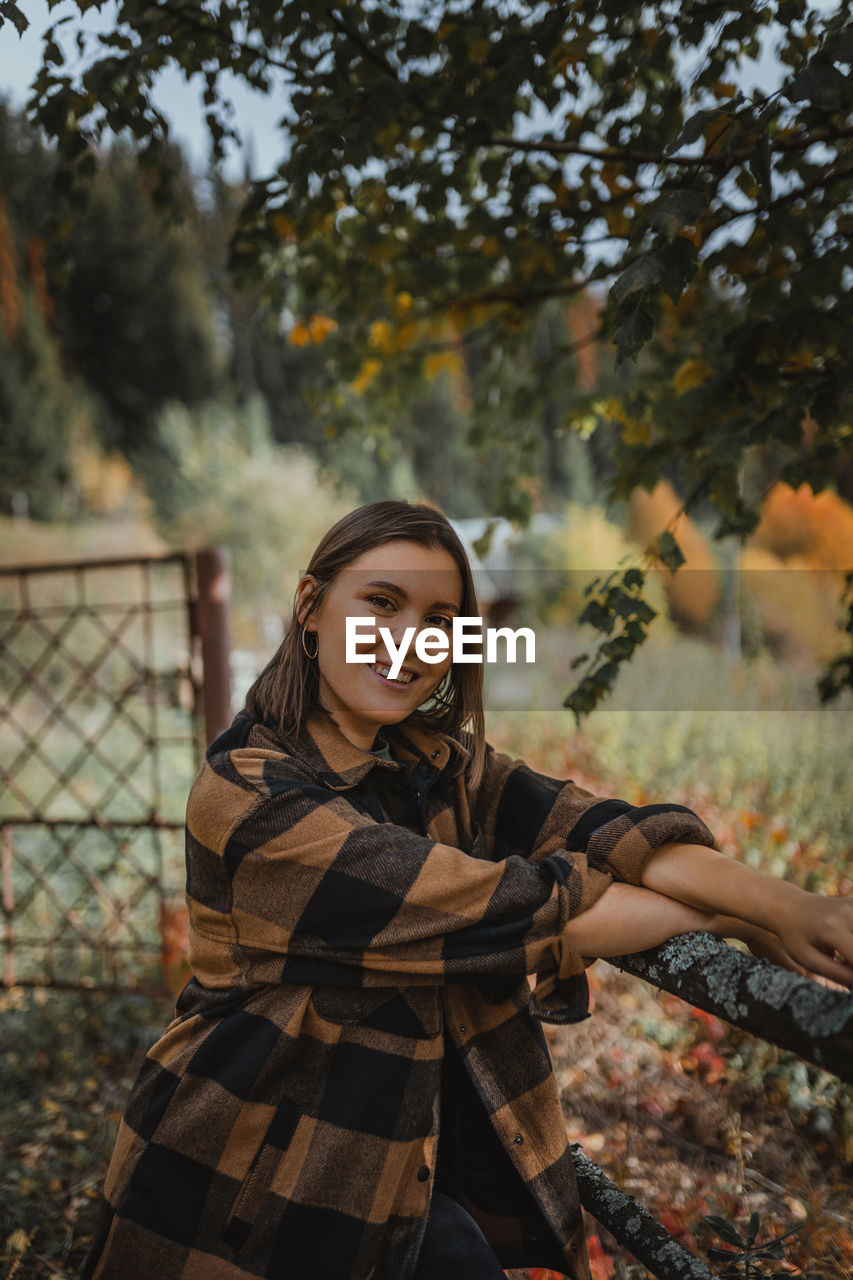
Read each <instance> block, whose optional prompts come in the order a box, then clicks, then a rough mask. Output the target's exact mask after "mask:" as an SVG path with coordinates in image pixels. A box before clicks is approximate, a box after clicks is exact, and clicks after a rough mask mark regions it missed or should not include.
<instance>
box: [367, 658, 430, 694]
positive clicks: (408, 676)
mask: <svg viewBox="0 0 853 1280" xmlns="http://www.w3.org/2000/svg"><path fill="white" fill-rule="evenodd" d="M370 669H371V671H372V672H373V673H374V675H377V676H378V677H379V679H380V680H382V681H383V683H384V684H390V685H391V687H392V688H395V689H405V688H407V687H408V686H409V685H410V684H412V683H413V682H414V681H415V680H417V678H418V677H417V676H416V675H415V673H414V671H406V670H405V668H403V669H401V670H400V671H398V673H397V676H396V679H394V680H392V679H391V668H390V667H387V666H385V664H384V663H382V662H374V664H373V666H372V667H371V668H370Z"/></svg>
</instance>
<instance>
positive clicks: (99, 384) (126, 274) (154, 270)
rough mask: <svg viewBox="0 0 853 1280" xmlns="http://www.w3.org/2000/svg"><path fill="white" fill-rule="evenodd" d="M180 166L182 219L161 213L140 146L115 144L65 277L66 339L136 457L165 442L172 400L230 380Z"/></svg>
mask: <svg viewBox="0 0 853 1280" xmlns="http://www.w3.org/2000/svg"><path fill="white" fill-rule="evenodd" d="M172 163H173V164H174V165H175V169H176V171H177V172H178V173H179V177H176V179H175V187H174V190H175V191H176V193H177V194H178V195H179V196H180V200H181V206H182V210H183V213H184V225H183V226H178V225H175V224H174V222H173V221H172V220H171V219H170V213H172V212H173V211H172V210H168V211H164V210H161V209H159V208H157V206H156V204H155V201H154V200H153V199H152V195H151V190H150V185H151V184H150V182H148V181H146V174H145V172H144V171H143V170H142V169H141V168H140V165H139V164H138V162H137V158H136V156H135V155H134V154H133V152H132V151H131V150H130V149H129V148H128V147H126V146H122V145H116V146H113V147H112V148H111V149H110V150H109V151H108V152H107V153H106V154H105V155H103V157H102V158H101V161H100V163H99V164H98V166H97V168H96V170H95V172H94V173H93V174H92V175H91V177H90V180H89V183H88V190H87V197H88V199H87V204H86V216H85V217H81V218H76V219H74V220H73V221H72V224H71V226H70V228H69V231H68V234H67V238H66V240H65V242H64V245H63V248H64V260H63V261H62V263H61V264H59V265H58V268H57V273H56V289H55V294H56V313H57V326H58V330H59V334H60V337H61V341H62V345H63V348H64V350H65V353H66V355H67V358H68V359H69V361H70V363H71V365H72V367H73V368H74V370H75V371H76V372H77V373H78V374H79V375H80V376H81V377H82V378H83V379H84V380H85V382H86V383H87V385H88V386H89V387H90V388H91V389H92V390H93V391H94V392H95V393H96V394H97V396H98V398H99V401H100V405H101V408H102V412H101V414H100V420H99V431H100V435H101V440H102V443H103V444H104V446H105V447H107V448H110V449H120V450H121V451H122V452H123V453H124V454H125V455H126V456H128V457H130V458H135V459H142V458H144V456H145V455H146V453H148V452H149V451H150V450H151V449H152V448H153V447H154V445H155V442H156V426H155V422H156V415H157V412H158V411H159V410H160V409H161V408H162V406H163V405H164V404H167V403H169V402H171V401H177V402H179V403H183V404H196V403H199V402H201V401H203V400H207V399H213V398H215V396H216V395H217V393H218V392H219V391H220V390H221V388H222V385H223V368H222V365H223V361H222V358H221V355H220V353H219V352H218V351H217V344H216V339H215V332H214V326H213V313H214V300H213V298H212V297H211V295H210V294H209V293H208V291H207V289H206V282H205V269H204V263H203V260H202V257H201V254H200V252H199V250H198V247H197V235H196V234H195V233H196V232H197V221H198V214H197V209H196V205H195V201H194V198H193V193H192V190H191V188H190V185H189V184H190V178H189V175H188V174H186V172H185V171H184V170H183V166H182V164H181V163H180V162H179V161H178V159H177V158H176V157H174V158H173V160H172ZM178 183H180V184H181V186H180V187H179V186H178Z"/></svg>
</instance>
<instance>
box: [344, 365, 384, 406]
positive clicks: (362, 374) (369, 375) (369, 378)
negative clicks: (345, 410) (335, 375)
mask: <svg viewBox="0 0 853 1280" xmlns="http://www.w3.org/2000/svg"><path fill="white" fill-rule="evenodd" d="M381 368H382V363H381V361H379V360H377V359H376V358H375V357H373V356H371V357H370V358H369V359H367V360H365V362H364V364H363V365H362V366H361V369H360V370H359V371H358V374H357V375H356V377H355V378H353V380H352V382H351V383H350V389H351V390H352V391H354V392H355V394H356V395H357V396H360V395H363V394H364V392H365V391H366V390H367V388H368V387H369V386H370V384H371V383H372V382H373V381H374V380H375V378H376V375H377V374H378V373H379V370H380V369H381Z"/></svg>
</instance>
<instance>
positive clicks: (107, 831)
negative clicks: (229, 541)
mask: <svg viewBox="0 0 853 1280" xmlns="http://www.w3.org/2000/svg"><path fill="white" fill-rule="evenodd" d="M197 576H198V575H197V573H196V565H195V558H194V557H191V556H188V555H184V554H173V555H168V556H164V557H146V558H135V559H132V560H130V559H128V560H100V561H87V562H84V563H77V564H70V565H69V564H52V565H37V566H33V565H26V566H16V567H12V568H3V569H0V754H1V755H2V760H3V782H4V786H3V793H2V797H0V827H2V839H0V880H2V910H3V933H2V953H3V962H2V965H3V967H2V974H3V982H4V984H5V985H13V984H29V983H34V984H51V985H62V986H86V987H91V986H99V987H101V986H108V987H113V986H114V987H136V986H146V985H152V984H156V983H158V982H159V981H160V978H161V975H162V966H163V963H164V961H165V962H166V963H168V959H169V957H168V955H164V947H165V949H166V950H168V938H169V937H170V936H171V934H170V930H171V933H174V928H175V926H174V921H175V919H176V918H179V915H180V911H181V907H182V900H183V877H184V871H183V852H182V837H181V832H182V827H183V808H184V804H185V801H186V794H187V790H188V788H189V785H190V783H191V781H192V777H193V775H194V773H195V770H196V768H197V766H198V756H199V745H200V734H201V723H200V706H201V694H202V678H201V662H200V643H199V635H198V628H197V625H196V621H197V616H198V609H197ZM164 939H166V941H165V942H164Z"/></svg>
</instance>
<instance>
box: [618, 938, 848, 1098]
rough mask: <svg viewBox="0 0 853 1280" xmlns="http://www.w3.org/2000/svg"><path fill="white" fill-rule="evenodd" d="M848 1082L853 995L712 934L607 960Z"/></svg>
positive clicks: (684, 939)
mask: <svg viewBox="0 0 853 1280" xmlns="http://www.w3.org/2000/svg"><path fill="white" fill-rule="evenodd" d="M609 963H610V964H613V965H615V966H616V967H617V968H618V969H622V970H624V971H625V972H626V973H632V974H634V975H635V976H636V977H638V978H644V979H645V980H646V982H650V983H652V984H653V985H654V986H656V987H660V988H661V990H663V991H669V992H671V993H672V994H673V995H676V996H680V997H681V998H682V999H683V1000H686V1001H688V1003H690V1004H692V1005H694V1006H695V1007H696V1008H698V1009H704V1010H705V1011H706V1012H707V1013H713V1014H715V1015H716V1016H717V1017H719V1018H724V1019H725V1020H726V1022H729V1023H731V1025H732V1026H733V1027H739V1028H740V1029H741V1030H743V1031H748V1032H749V1033H750V1034H751V1035H754V1036H759V1037H761V1038H762V1039H763V1040H768V1041H770V1043H771V1044H775V1045H778V1046H779V1048H780V1049H789V1050H791V1052H793V1053H796V1054H798V1055H799V1056H800V1057H801V1058H804V1059H805V1060H806V1061H807V1062H812V1063H814V1064H815V1066H818V1067H823V1068H824V1070H826V1071H829V1072H831V1073H832V1074H833V1075H836V1076H838V1077H839V1079H841V1080H844V1081H846V1082H848V1083H853V995H851V994H850V992H847V991H834V990H830V989H829V988H827V987H822V986H820V984H819V983H817V982H813V981H812V980H811V978H804V977H801V976H800V975H799V974H796V973H791V972H790V971H789V970H787V969H780V968H779V967H778V966H777V965H774V964H770V963H769V962H768V961H767V960H758V959H756V957H755V956H749V955H744V954H743V952H741V951H738V950H737V949H736V948H735V947H731V946H729V944H728V943H727V942H723V941H722V940H721V939H720V938H715V937H713V936H712V935H711V934H710V933H689V934H685V935H683V936H682V937H679V938H672V939H671V940H670V941H669V942H666V943H664V944H663V946H661V947H656V948H654V949H652V950H650V951H642V952H638V953H637V954H635V955H629V956H618V957H616V958H615V959H613V960H610V961H609Z"/></svg>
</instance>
